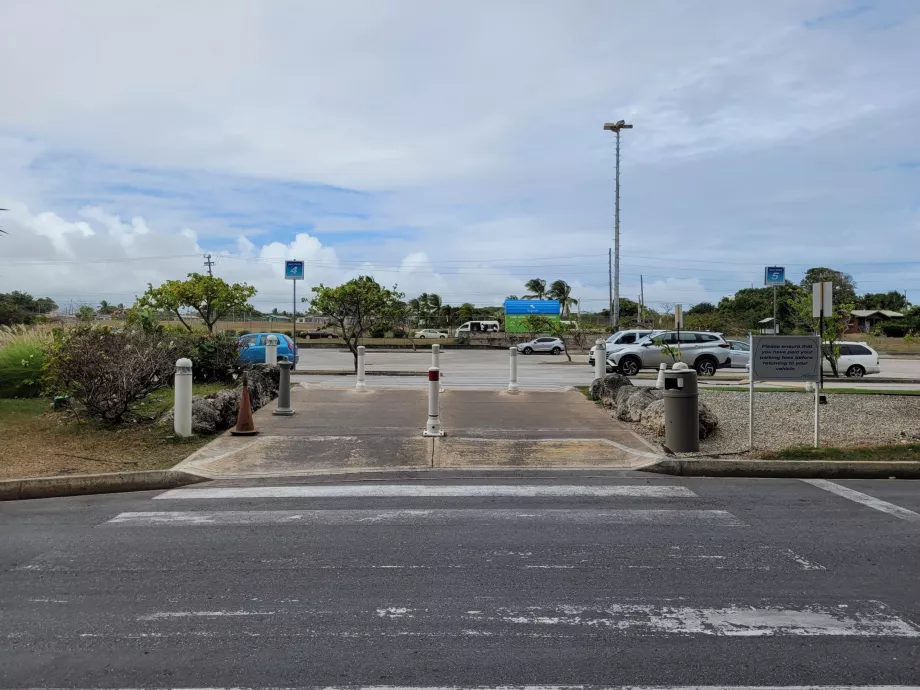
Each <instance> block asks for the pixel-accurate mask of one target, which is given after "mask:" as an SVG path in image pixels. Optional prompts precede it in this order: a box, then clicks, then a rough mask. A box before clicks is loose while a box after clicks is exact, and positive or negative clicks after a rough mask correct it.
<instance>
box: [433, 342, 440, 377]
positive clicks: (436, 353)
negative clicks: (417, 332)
mask: <svg viewBox="0 0 920 690" xmlns="http://www.w3.org/2000/svg"><path fill="white" fill-rule="evenodd" d="M440 359H441V346H440V345H438V344H437V343H435V344H434V345H432V346H431V366H432V367H434V368H435V369H438V370H439V371H440V369H441V362H440Z"/></svg>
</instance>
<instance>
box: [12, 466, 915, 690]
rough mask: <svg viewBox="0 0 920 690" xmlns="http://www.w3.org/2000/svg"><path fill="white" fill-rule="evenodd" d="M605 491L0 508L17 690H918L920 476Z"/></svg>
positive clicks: (460, 491)
mask: <svg viewBox="0 0 920 690" xmlns="http://www.w3.org/2000/svg"><path fill="white" fill-rule="evenodd" d="M598 474H599V473H598V472H587V473H571V472H570V473H567V474H556V475H552V476H550V477H547V476H546V475H544V478H543V479H517V480H510V479H495V478H491V479H478V480H475V479H467V480H447V481H435V480H431V479H429V480H426V481H424V482H418V481H403V482H402V483H399V482H396V483H393V482H364V483H344V484H325V485H320V486H317V485H312V486H310V485H302V484H286V485H284V484H282V485H279V484H277V483H272V484H265V483H262V484H259V483H250V484H245V485H242V484H232V485H228V484H223V485H220V484H218V485H201V486H198V487H190V488H188V489H185V490H178V491H174V492H170V493H165V494H164V493H156V492H147V493H138V494H120V495H107V496H96V497H80V498H63V499H46V500H35V501H22V502H8V503H0V660H2V663H0V687H2V688H16V687H20V688H24V687H59V688H75V687H83V688H89V687H135V688H140V687H160V688H166V687H171V688H180V687H231V686H246V687H289V686H331V685H335V686H342V685H375V686H380V685H386V686H426V687H446V686H496V685H507V684H514V685H524V684H527V685H556V684H566V685H569V684H592V685H604V686H627V685H641V686H649V685H655V686H686V685H718V686H748V685H754V686H766V685H779V686H803V685H819V686H827V685H910V684H913V685H917V684H918V681H920V596H918V594H920V585H918V580H917V574H918V572H920V483H909V482H903V481H841V482H836V483H830V484H826V483H821V482H819V483H818V484H817V485H816V484H814V483H807V482H804V481H796V480H750V479H736V480H731V479H689V478H672V477H657V476H655V477H646V476H644V475H639V474H637V473H623V474H619V475H606V476H604V477H603V478H598ZM841 494H844V495H841Z"/></svg>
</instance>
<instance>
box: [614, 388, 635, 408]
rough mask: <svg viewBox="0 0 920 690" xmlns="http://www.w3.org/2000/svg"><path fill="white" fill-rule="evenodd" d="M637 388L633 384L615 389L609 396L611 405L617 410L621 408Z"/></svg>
mask: <svg viewBox="0 0 920 690" xmlns="http://www.w3.org/2000/svg"><path fill="white" fill-rule="evenodd" d="M639 390H640V389H639V388H636V387H635V386H633V385H629V386H622V387H620V388H618V389H617V392H616V393H615V394H614V396H613V398H611V407H613V409H614V410H617V411H619V410H620V409H621V408H625V407H626V401H627V400H629V399H630V398H631V397H632V396H633V395H635V394H636V393H638V392H639Z"/></svg>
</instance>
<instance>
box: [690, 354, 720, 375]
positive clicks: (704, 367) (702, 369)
mask: <svg viewBox="0 0 920 690" xmlns="http://www.w3.org/2000/svg"><path fill="white" fill-rule="evenodd" d="M718 367H719V363H718V362H717V361H715V360H714V359H712V358H711V357H701V358H700V359H698V360H696V364H694V365H693V368H694V369H696V373H697V374H699V375H700V376H715V375H716V369H718Z"/></svg>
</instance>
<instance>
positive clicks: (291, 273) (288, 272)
mask: <svg viewBox="0 0 920 690" xmlns="http://www.w3.org/2000/svg"><path fill="white" fill-rule="evenodd" d="M284 278H285V280H303V261H285V262H284Z"/></svg>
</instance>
